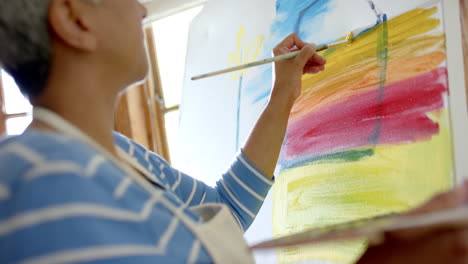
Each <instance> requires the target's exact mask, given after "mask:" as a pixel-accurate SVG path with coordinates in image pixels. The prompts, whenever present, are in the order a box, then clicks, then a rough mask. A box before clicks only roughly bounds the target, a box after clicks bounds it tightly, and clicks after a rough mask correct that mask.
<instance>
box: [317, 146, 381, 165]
mask: <svg viewBox="0 0 468 264" xmlns="http://www.w3.org/2000/svg"><path fill="white" fill-rule="evenodd" d="M374 153H375V151H374V150H373V149H358V150H349V151H344V152H339V153H333V154H328V155H324V156H321V157H317V158H315V159H313V160H312V161H311V162H310V163H309V165H315V164H323V163H346V162H356V161H360V160H362V159H364V158H367V157H372V156H374Z"/></svg>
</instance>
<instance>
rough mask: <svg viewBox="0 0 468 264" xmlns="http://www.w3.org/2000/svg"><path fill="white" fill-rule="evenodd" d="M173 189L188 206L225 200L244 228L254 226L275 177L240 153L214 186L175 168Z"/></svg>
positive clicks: (223, 201)
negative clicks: (265, 172)
mask: <svg viewBox="0 0 468 264" xmlns="http://www.w3.org/2000/svg"><path fill="white" fill-rule="evenodd" d="M174 173H175V177H176V180H175V183H174V185H173V187H172V189H173V191H174V192H175V193H176V194H177V195H178V196H179V198H181V199H182V200H183V201H184V202H185V204H186V206H196V205H200V204H204V203H224V204H226V205H228V206H229V208H230V209H231V211H232V212H233V215H234V216H235V218H236V219H237V220H238V222H239V224H240V225H241V226H242V228H243V229H244V230H247V228H248V227H249V226H250V225H251V223H252V222H253V220H254V219H255V216H256V215H257V213H258V211H259V210H260V207H261V206H262V204H263V201H264V199H265V197H266V195H267V194H268V191H269V190H270V188H271V186H272V184H273V180H272V179H270V178H268V177H267V176H265V175H264V174H263V173H262V172H260V170H258V169H257V168H256V167H255V166H254V165H253V164H252V163H251V162H250V161H249V160H248V159H247V157H246V156H245V155H244V154H243V153H240V154H239V155H238V156H237V157H236V159H235V160H234V162H233V163H232V164H231V166H230V167H229V169H228V170H227V172H226V173H224V174H223V175H222V178H221V179H220V180H219V181H218V182H217V183H216V186H215V187H214V188H213V187H210V186H207V185H206V184H204V183H203V182H201V181H197V180H195V179H194V178H192V177H190V176H188V175H185V174H184V173H181V172H180V171H177V170H175V169H174Z"/></svg>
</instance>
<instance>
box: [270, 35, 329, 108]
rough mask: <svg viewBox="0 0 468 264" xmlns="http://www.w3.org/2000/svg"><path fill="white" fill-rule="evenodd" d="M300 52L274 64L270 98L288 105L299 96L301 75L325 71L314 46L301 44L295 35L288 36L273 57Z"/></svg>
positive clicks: (323, 59)
mask: <svg viewBox="0 0 468 264" xmlns="http://www.w3.org/2000/svg"><path fill="white" fill-rule="evenodd" d="M297 50H301V52H300V53H299V54H298V55H297V56H296V57H295V58H292V59H288V60H283V61H278V62H276V63H275V75H276V78H275V84H274V88H273V92H272V97H279V98H282V100H287V102H288V104H289V105H292V104H293V103H294V101H295V100H296V99H297V98H298V97H299V96H300V95H301V90H302V75H303V74H315V73H318V72H321V71H323V70H324V69H325V64H326V62H327V61H326V60H325V58H323V57H322V56H320V55H318V54H317V53H315V52H316V50H317V46H316V45H315V44H310V43H305V42H303V41H302V40H301V39H300V38H299V37H298V36H297V35H296V34H295V33H293V34H291V35H289V36H288V37H287V38H286V39H284V40H283V42H281V43H280V44H278V46H276V48H275V49H274V50H273V53H274V55H275V56H279V55H283V54H286V53H289V52H293V51H297Z"/></svg>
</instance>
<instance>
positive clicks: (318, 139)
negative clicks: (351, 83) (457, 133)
mask: <svg viewBox="0 0 468 264" xmlns="http://www.w3.org/2000/svg"><path fill="white" fill-rule="evenodd" d="M447 87H448V85H447V69H446V68H439V69H436V70H434V71H432V72H429V73H426V74H423V75H419V76H417V77H414V78H411V79H407V80H405V81H401V82H397V83H393V84H391V85H388V86H386V88H385V94H384V98H383V101H381V102H380V103H379V100H378V98H379V91H378V89H375V90H372V91H366V92H361V93H356V94H355V95H352V96H351V97H349V98H347V99H345V100H344V101H342V102H340V103H337V104H334V105H330V106H328V107H325V108H322V109H321V110H319V111H316V112H313V113H310V114H308V115H306V116H305V117H304V118H303V119H301V120H298V121H296V122H294V123H293V124H290V125H289V127H288V132H287V141H286V144H285V146H284V147H285V152H284V155H285V156H283V158H285V159H286V160H292V159H294V158H296V157H297V156H298V155H307V156H309V155H310V156H318V155H324V154H329V153H335V152H339V151H345V150H350V149H356V148H361V147H372V146H373V143H372V141H371V139H370V137H371V135H372V134H373V133H374V131H375V127H376V124H377V122H380V125H381V130H380V134H379V142H378V144H395V143H410V142H417V141H424V140H430V138H431V137H432V136H433V135H436V134H438V133H439V124H438V123H437V122H434V121H432V120H431V119H430V118H429V117H428V116H427V113H428V112H431V111H434V110H438V109H442V108H443V107H444V100H443V94H444V93H446V92H447V91H448V88H447Z"/></svg>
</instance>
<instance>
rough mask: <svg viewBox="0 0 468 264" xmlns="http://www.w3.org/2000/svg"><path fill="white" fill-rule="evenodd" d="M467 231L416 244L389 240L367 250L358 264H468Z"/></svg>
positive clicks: (424, 240) (426, 238) (431, 238)
mask: <svg viewBox="0 0 468 264" xmlns="http://www.w3.org/2000/svg"><path fill="white" fill-rule="evenodd" d="M467 261H468V230H463V229H460V230H455V231H446V232H442V233H438V234H434V235H432V236H428V237H425V238H424V239H419V240H413V241H408V240H392V241H386V243H384V244H383V245H381V246H378V247H372V248H370V249H369V250H368V251H367V252H366V253H365V254H364V256H363V257H362V258H361V260H360V261H359V262H358V264H370V263H380V264H413V263H424V264H439V263H447V264H448V263H450V264H462V263H468V262H467Z"/></svg>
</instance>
